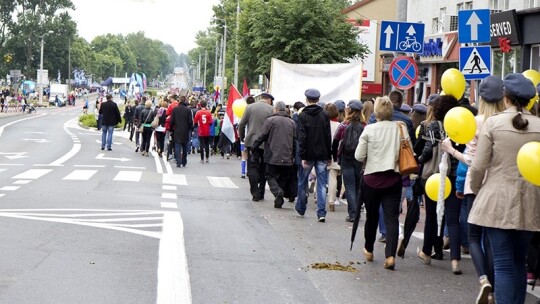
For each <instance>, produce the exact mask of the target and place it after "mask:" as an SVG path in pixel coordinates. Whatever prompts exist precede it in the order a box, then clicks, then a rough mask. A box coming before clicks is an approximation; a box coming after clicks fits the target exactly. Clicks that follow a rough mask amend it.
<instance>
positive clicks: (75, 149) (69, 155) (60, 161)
mask: <svg viewBox="0 0 540 304" xmlns="http://www.w3.org/2000/svg"><path fill="white" fill-rule="evenodd" d="M80 150H81V144H74V145H73V148H71V150H69V152H68V153H66V154H65V155H64V156H62V157H60V158H59V159H57V160H55V161H53V162H52V163H50V165H52V166H60V165H62V164H63V163H65V162H66V161H68V160H69V159H70V158H72V157H73V156H75V155H76V154H77V153H79V151H80Z"/></svg>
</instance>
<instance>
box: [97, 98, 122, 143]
mask: <svg viewBox="0 0 540 304" xmlns="http://www.w3.org/2000/svg"><path fill="white" fill-rule="evenodd" d="M99 114H101V115H103V121H102V127H101V128H102V133H101V150H105V145H107V150H108V151H112V136H113V131H114V126H116V125H117V124H118V123H120V122H121V121H122V117H121V116H120V110H118V106H117V105H116V102H114V101H113V98H112V95H111V94H107V101H106V102H104V103H102V104H101V106H100V108H99Z"/></svg>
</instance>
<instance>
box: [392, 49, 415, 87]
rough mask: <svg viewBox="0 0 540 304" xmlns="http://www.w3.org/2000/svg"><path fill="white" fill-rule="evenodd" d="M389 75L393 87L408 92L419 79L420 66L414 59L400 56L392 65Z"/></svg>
mask: <svg viewBox="0 0 540 304" xmlns="http://www.w3.org/2000/svg"><path fill="white" fill-rule="evenodd" d="M388 74H389V76H390V82H391V83H392V85H393V86H395V87H396V88H398V89H400V90H408V89H410V88H412V87H413V86H414V84H415V83H416V80H417V79H418V66H417V65H416V62H415V61H414V59H413V58H411V57H407V56H400V57H398V58H396V59H394V60H393V61H392V63H391V64H390V69H389V70H388Z"/></svg>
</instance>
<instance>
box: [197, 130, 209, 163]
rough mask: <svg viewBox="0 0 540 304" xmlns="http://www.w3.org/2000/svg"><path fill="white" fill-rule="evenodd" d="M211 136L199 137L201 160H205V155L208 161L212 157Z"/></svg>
mask: <svg viewBox="0 0 540 304" xmlns="http://www.w3.org/2000/svg"><path fill="white" fill-rule="evenodd" d="M210 138H211V137H210V136H200V135H199V149H200V151H201V160H204V155H205V154H206V159H208V158H209V157H210Z"/></svg>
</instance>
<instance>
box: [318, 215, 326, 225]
mask: <svg viewBox="0 0 540 304" xmlns="http://www.w3.org/2000/svg"><path fill="white" fill-rule="evenodd" d="M318 221H319V223H324V222H326V217H324V216H319V219H318Z"/></svg>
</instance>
